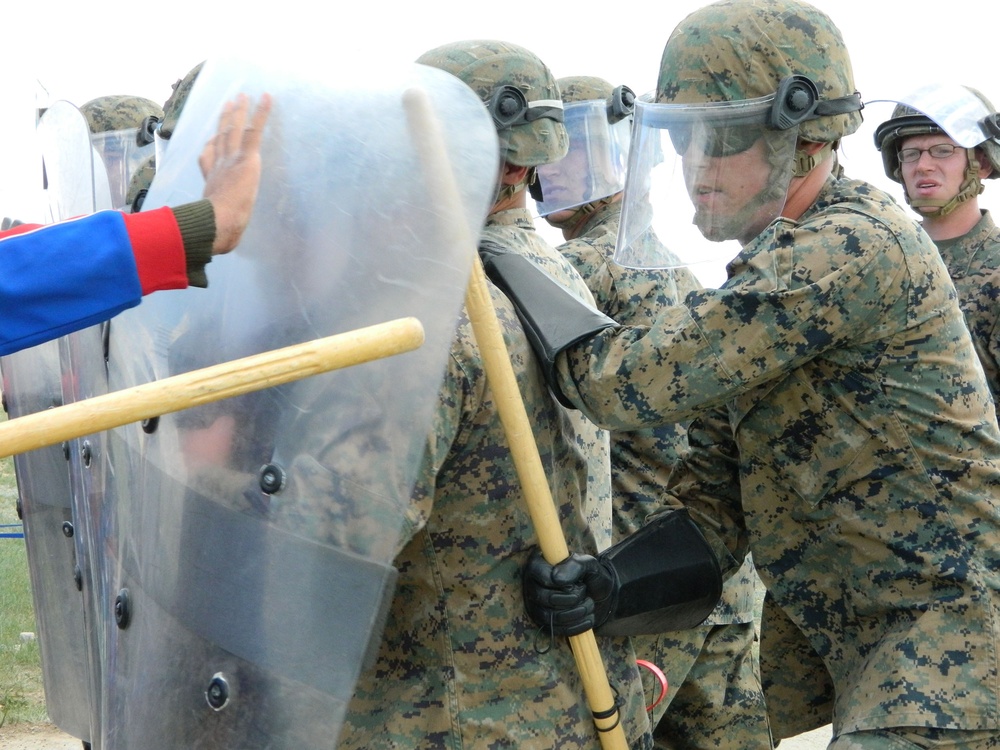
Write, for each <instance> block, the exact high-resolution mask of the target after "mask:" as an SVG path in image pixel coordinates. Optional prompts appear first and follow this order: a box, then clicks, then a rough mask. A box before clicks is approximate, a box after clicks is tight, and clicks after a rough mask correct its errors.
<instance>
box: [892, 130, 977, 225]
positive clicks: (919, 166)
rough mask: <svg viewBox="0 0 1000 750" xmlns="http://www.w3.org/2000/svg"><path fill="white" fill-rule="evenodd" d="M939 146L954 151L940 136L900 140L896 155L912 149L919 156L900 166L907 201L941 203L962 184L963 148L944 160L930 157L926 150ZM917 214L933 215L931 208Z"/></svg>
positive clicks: (956, 193) (944, 137) (947, 141)
mask: <svg viewBox="0 0 1000 750" xmlns="http://www.w3.org/2000/svg"><path fill="white" fill-rule="evenodd" d="M941 144H949V145H951V146H952V147H956V146H957V144H956V143H955V142H954V141H953V140H952V139H951V138H949V137H948V136H946V135H944V134H943V133H936V134H933V135H914V136H910V137H909V138H904V139H903V140H902V141H901V142H900V144H899V151H900V152H902V151H903V150H905V149H915V150H917V151H919V152H920V155H919V156H918V158H917V159H916V160H915V161H909V162H902V161H901V163H900V165H899V170H900V173H901V176H902V178H903V185H904V186H905V187H906V194H907V195H908V196H909V197H910V200H911V201H912V200H915V199H921V200H934V201H939V202H941V203H945V202H947V201H949V200H951V199H952V198H954V197H955V196H956V195H958V192H959V190H961V188H962V182H963V181H964V180H965V168H966V166H967V165H968V156H967V154H966V150H965V149H964V148H955V150H954V151H953V152H952V153H951V154H950V155H947V156H941V155H938V156H934V155H932V154H931V152H930V151H929V149H932V148H934V147H935V146H938V145H941ZM918 210H920V211H930V212H932V211H935V210H936V208H935V207H934V206H924V207H922V208H920V209H918Z"/></svg>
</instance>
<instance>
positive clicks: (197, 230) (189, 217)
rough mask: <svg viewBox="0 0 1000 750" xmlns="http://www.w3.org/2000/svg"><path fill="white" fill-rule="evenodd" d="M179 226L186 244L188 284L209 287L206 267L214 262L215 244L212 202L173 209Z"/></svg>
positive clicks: (201, 202)
mask: <svg viewBox="0 0 1000 750" xmlns="http://www.w3.org/2000/svg"><path fill="white" fill-rule="evenodd" d="M173 212H174V217H175V218H176V219H177V226H178V228H179V229H180V231H181V239H182V240H183V242H184V254H185V255H186V256H187V275H188V283H189V284H190V285H191V286H199V287H206V286H208V275H207V274H206V273H205V266H206V265H208V264H209V263H210V262H211V261H212V243H213V242H215V210H214V209H213V208H212V203H211V201H208V200H200V201H195V202H194V203H185V204H184V205H182V206H178V207H177V208H174V209H173Z"/></svg>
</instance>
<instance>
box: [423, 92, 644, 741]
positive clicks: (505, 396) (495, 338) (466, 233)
mask: <svg viewBox="0 0 1000 750" xmlns="http://www.w3.org/2000/svg"><path fill="white" fill-rule="evenodd" d="M404 106H405V108H406V111H407V115H408V117H409V121H410V126H411V131H412V133H413V137H414V141H415V145H416V148H417V151H418V153H419V154H420V156H421V160H422V163H423V166H424V173H425V175H426V177H427V182H428V187H429V193H430V195H431V196H433V200H434V201H435V202H437V204H438V205H439V206H440V207H441V211H442V213H443V215H444V216H445V217H447V220H446V221H443V222H442V229H444V231H446V232H448V233H449V234H450V237H449V238H448V239H449V241H450V242H454V243H456V244H457V245H459V246H461V245H464V246H466V247H468V248H469V249H470V250H474V249H475V248H476V247H477V246H478V244H479V243H478V235H477V234H476V235H474V234H473V233H472V232H471V231H470V228H469V227H468V225H467V224H466V222H465V221H464V219H463V217H464V216H465V210H464V208H463V207H462V203H461V200H460V197H459V194H458V188H457V186H456V184H455V178H454V174H453V172H452V170H451V162H450V160H449V158H448V153H447V151H446V150H445V148H444V139H443V136H442V134H441V130H440V124H439V123H438V121H437V119H436V117H435V115H434V112H433V110H432V108H431V103H430V100H429V98H428V96H427V94H426V92H425V91H423V90H421V89H411V90H410V91H407V92H406V94H405V95H404ZM465 305H466V308H467V311H468V314H469V320H470V322H471V323H472V329H473V332H474V334H475V336H476V342H477V343H478V344H479V349H480V351H481V352H482V355H483V366H484V368H485V370H486V378H487V380H488V382H489V384H490V388H491V389H492V390H493V395H494V398H495V400H496V403H497V411H499V413H500V421H501V423H502V424H503V428H504V432H505V433H506V435H507V442H508V443H509V444H510V449H511V454H512V458H513V461H514V466H515V468H516V470H517V474H518V478H519V479H520V481H521V485H522V488H523V490H524V496H525V500H526V502H527V505H528V512H529V514H530V515H531V520H532V523H533V524H534V526H535V533H536V534H537V535H538V544H539V547H540V548H541V550H542V554H543V555H544V557H545V559H546V560H547V561H548V562H550V563H552V564H555V563H558V562H560V561H562V560H565V559H566V558H567V557H568V556H569V548H568V547H567V546H566V537H565V535H564V534H563V531H562V526H561V524H560V522H559V514H558V512H557V511H556V505H555V503H554V502H553V500H552V493H551V491H550V489H549V482H548V477H547V476H546V474H545V469H544V467H543V466H542V461H541V458H540V457H539V455H538V445H537V444H536V443H535V436H534V433H533V432H532V431H531V422H530V421H529V420H528V413H527V411H526V409H525V407H524V400H523V399H522V398H521V392H520V390H519V389H518V385H517V379H516V377H515V375H514V368H513V367H512V366H511V363H510V354H509V353H508V351H507V345H506V343H505V342H504V340H503V332H502V331H501V329H500V323H499V321H498V320H497V315H496V310H495V309H494V307H493V299H492V297H490V291H489V286H488V284H487V282H486V275H485V273H484V271H483V267H482V264H481V263H480V262H479V256H478V253H477V254H476V258H475V261H474V262H473V267H472V277H471V279H470V282H469V288H468V290H467V292H466V297H465ZM569 640H570V645H571V647H572V650H573V656H574V657H575V659H576V664H577V668H578V669H579V671H580V677H581V679H582V681H583V689H584V693H585V694H586V698H587V704H588V706H589V707H590V710H591V713H592V714H593V716H594V724H595V725H596V726H597V729H598V732H599V733H600V738H601V747H602V748H604V750H628V743H627V742H626V740H625V732H624V730H623V729H622V726H621V722H620V715H619V711H618V710H617V709H616V704H615V696H614V693H613V692H612V690H611V686H610V684H609V683H608V675H607V672H606V671H605V669H604V662H603V661H602V660H601V654H600V651H599V650H598V648H597V639H596V638H595V637H594V631H593V630H588V631H587V632H586V633H581V634H580V635H576V636H570V639H569Z"/></svg>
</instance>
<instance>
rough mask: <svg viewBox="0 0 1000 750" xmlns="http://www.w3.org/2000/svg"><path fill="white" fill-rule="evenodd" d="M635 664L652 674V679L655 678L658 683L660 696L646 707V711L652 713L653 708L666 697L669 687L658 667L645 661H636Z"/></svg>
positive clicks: (665, 677)
mask: <svg viewBox="0 0 1000 750" xmlns="http://www.w3.org/2000/svg"><path fill="white" fill-rule="evenodd" d="M635 663H636V664H638V665H639V666H640V667H645V668H646V669H648V670H649V671H650V672H652V673H653V677H655V678H656V681H657V682H659V683H660V694H659V695H658V696H657V698H656V700H655V701H653V702H652V703H651V704H650V705H648V706H646V710H647V711H652V710H653V709H654V708H656V707H657V706H658V705H660V702H661V701H662V700H663V699H664V698H666V697H667V690H668V689H669V686H668V685H667V676H666V675H665V674H663V670H662V669H660V668H659V667H658V666H656V665H655V664H653V663H652V662H650V661H646V660H645V659H636V660H635Z"/></svg>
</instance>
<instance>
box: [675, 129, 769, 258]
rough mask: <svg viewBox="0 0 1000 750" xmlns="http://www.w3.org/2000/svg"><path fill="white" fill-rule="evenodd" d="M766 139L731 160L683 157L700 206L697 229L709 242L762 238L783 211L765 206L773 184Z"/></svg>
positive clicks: (695, 152)
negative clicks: (759, 236) (767, 194)
mask: <svg viewBox="0 0 1000 750" xmlns="http://www.w3.org/2000/svg"><path fill="white" fill-rule="evenodd" d="M767 153H768V149H767V146H766V140H765V139H764V138H760V139H758V140H757V141H756V142H754V144H753V145H751V146H750V147H749V148H747V149H745V150H743V151H740V152H739V153H734V154H731V155H728V156H711V155H709V154H705V153H704V151H702V150H701V149H696V148H693V147H692V148H688V149H687V150H686V152H685V153H684V155H683V169H684V183H685V185H686V187H687V191H688V196H689V197H690V198H691V202H692V203H693V204H694V209H695V215H694V223H695V224H696V225H697V227H698V229H699V230H700V231H701V233H702V234H703V235H704V236H705V237H706V238H707V239H709V240H712V241H715V242H721V241H724V240H731V239H737V240H740V241H741V242H743V243H744V244H745V243H746V242H747V241H749V240H750V239H752V238H753V237H756V236H757V235H758V234H760V232H761V231H762V230H763V229H764V227H766V226H767V224H768V223H769V222H770V221H771V220H772V219H773V218H774V217H775V216H777V214H778V213H779V212H780V209H781V207H780V205H778V206H777V210H775V206H773V205H771V204H770V203H766V204H764V205H760V196H761V195H763V194H765V191H766V190H767V189H768V187H769V183H770V181H771V172H772V167H771V165H770V164H769V162H768V159H767Z"/></svg>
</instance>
